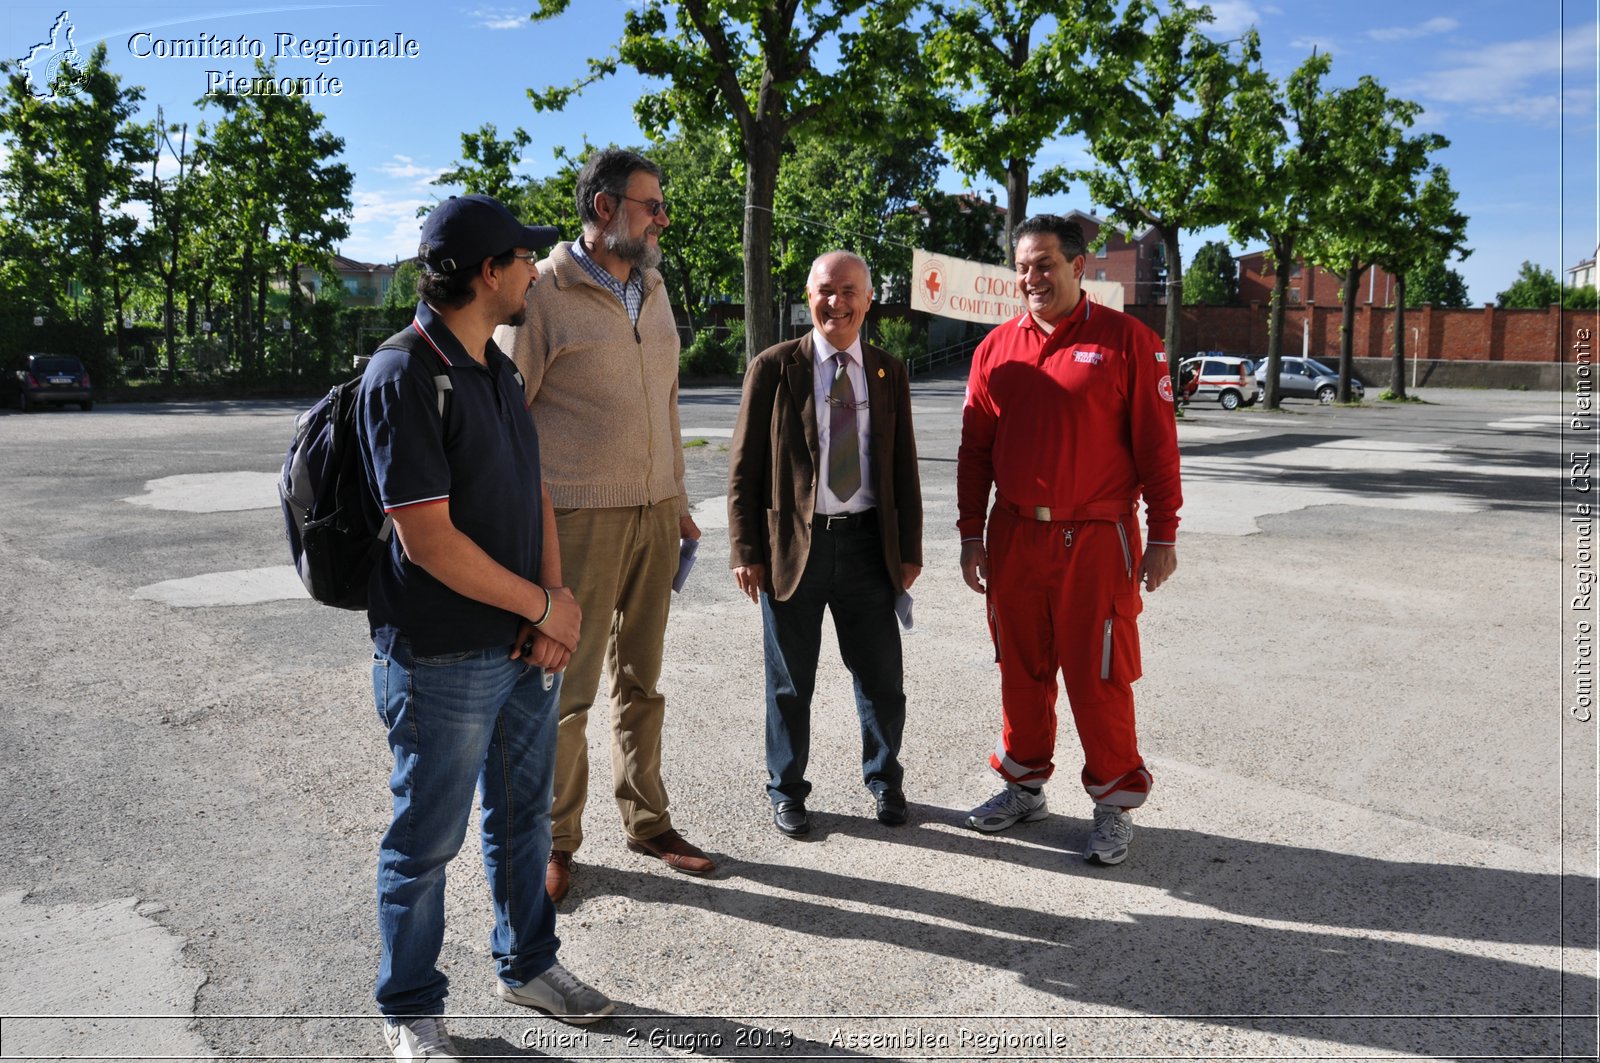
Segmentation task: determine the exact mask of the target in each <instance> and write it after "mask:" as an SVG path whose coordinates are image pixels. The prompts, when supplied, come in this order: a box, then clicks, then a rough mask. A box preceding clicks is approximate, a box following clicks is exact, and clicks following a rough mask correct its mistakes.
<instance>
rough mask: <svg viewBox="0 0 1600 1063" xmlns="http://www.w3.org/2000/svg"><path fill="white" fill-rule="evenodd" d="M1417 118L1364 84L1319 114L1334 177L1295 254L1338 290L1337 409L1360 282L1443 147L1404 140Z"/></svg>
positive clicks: (1440, 140) (1433, 139)
mask: <svg viewBox="0 0 1600 1063" xmlns="http://www.w3.org/2000/svg"><path fill="white" fill-rule="evenodd" d="M1421 112H1422V107H1421V105H1419V104H1416V103H1413V102H1411V101H1410V100H1402V99H1398V98H1395V97H1391V96H1390V95H1389V94H1388V92H1387V91H1386V90H1385V89H1384V88H1383V86H1382V85H1380V84H1378V82H1377V81H1375V80H1373V79H1372V78H1370V77H1362V78H1361V79H1360V80H1359V81H1358V82H1357V83H1356V85H1355V86H1354V87H1353V88H1349V89H1345V90H1341V91H1339V92H1336V93H1333V94H1332V95H1330V97H1329V100H1328V106H1327V107H1326V108H1325V109H1324V115H1325V122H1326V125H1327V129H1328V135H1329V138H1330V141H1331V142H1332V143H1334V144H1336V145H1337V148H1336V150H1335V152H1334V173H1333V178H1332V180H1331V181H1330V182H1329V185H1328V188H1327V192H1326V195H1324V196H1323V197H1322V199H1321V200H1320V201H1319V202H1318V203H1316V204H1314V205H1313V213H1314V221H1315V224H1314V225H1313V226H1312V228H1311V230H1310V231H1309V232H1308V233H1307V234H1306V236H1305V239H1304V240H1303V242H1302V249H1303V253H1304V257H1305V259H1306V260H1307V261H1308V262H1312V263H1315V264H1317V265H1321V266H1324V267H1326V268H1327V269H1328V270H1329V271H1330V272H1332V273H1333V274H1334V275H1335V276H1336V277H1338V278H1339V280H1340V282H1341V292H1340V295H1341V302H1342V303H1343V308H1342V309H1343V312H1342V315H1341V318H1340V323H1339V390H1338V400H1339V401H1340V402H1349V401H1350V382H1351V379H1352V377H1353V372H1354V349H1355V314H1356V300H1357V298H1358V293H1359V291H1360V289H1361V278H1362V276H1363V275H1364V274H1365V273H1366V271H1367V270H1368V269H1369V268H1371V265H1372V263H1373V260H1374V259H1375V258H1376V256H1378V255H1380V254H1382V252H1383V246H1384V241H1385V239H1386V238H1387V237H1388V236H1389V233H1388V225H1389V223H1390V222H1392V221H1393V220H1395V219H1400V218H1404V217H1405V210H1406V206H1407V204H1408V203H1409V202H1410V201H1411V200H1412V199H1413V198H1414V197H1415V196H1416V195H1417V194H1418V191H1419V186H1418V181H1419V180H1420V178H1421V177H1422V175H1424V174H1426V173H1427V172H1428V168H1429V166H1430V156H1431V155H1432V154H1433V153H1434V152H1435V151H1439V150H1442V149H1444V148H1446V147H1449V145H1450V142H1449V141H1448V140H1446V139H1445V138H1444V137H1441V136H1438V135H1437V134H1433V133H1427V134H1423V135H1420V136H1408V135H1407V134H1406V130H1407V129H1409V128H1410V127H1411V125H1412V124H1413V123H1414V122H1415V121H1416V117H1417V115H1419V114H1420V113H1421ZM1401 235H1402V238H1403V236H1404V234H1401Z"/></svg>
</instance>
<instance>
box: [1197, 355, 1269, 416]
mask: <svg viewBox="0 0 1600 1063" xmlns="http://www.w3.org/2000/svg"><path fill="white" fill-rule="evenodd" d="M1250 369H1251V366H1250V359H1248V358H1234V357H1232V356H1231V355H1225V354H1203V355H1198V356H1196V357H1194V358H1186V359H1184V360H1183V361H1182V362H1180V363H1179V365H1178V380H1179V383H1180V384H1181V386H1182V392H1183V401H1184V402H1193V401H1195V400H1196V399H1215V400H1216V401H1217V403H1218V404H1219V405H1221V407H1222V408H1223V409H1224V410H1236V409H1238V408H1239V407H1240V406H1254V405H1255V404H1256V398H1257V397H1258V395H1259V389H1258V386H1257V384H1256V381H1255V380H1254V379H1253V378H1252V377H1251V375H1250Z"/></svg>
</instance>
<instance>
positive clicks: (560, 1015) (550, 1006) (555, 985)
mask: <svg viewBox="0 0 1600 1063" xmlns="http://www.w3.org/2000/svg"><path fill="white" fill-rule="evenodd" d="M495 992H496V993H498V994H500V999H501V1000H508V1001H510V1002H511V1003H513V1004H521V1005H522V1006H523V1007H525V1008H538V1009H539V1010H540V1011H542V1012H545V1013H546V1014H548V1015H550V1016H551V1017H553V1018H557V1019H560V1020H561V1021H562V1022H570V1023H573V1024H575V1025H579V1026H584V1025H587V1024H589V1023H591V1022H599V1021H600V1020H601V1019H603V1018H605V1017H606V1016H607V1015H610V1014H611V1013H612V1012H613V1011H615V1010H616V1007H617V1006H616V1005H615V1004H613V1003H612V1002H611V1001H610V1000H608V999H607V998H606V995H605V994H604V993H602V992H600V991H599V990H598V989H595V988H593V987H592V986H587V985H584V984H583V983H582V982H580V981H578V979H577V978H576V977H574V976H573V974H572V972H571V971H569V970H567V969H566V968H565V967H563V966H561V965H560V964H559V963H554V964H551V965H550V969H549V970H548V971H545V972H544V973H543V974H540V975H537V976H536V977H534V978H533V979H532V980H531V981H529V982H525V983H523V984H522V985H521V986H518V987H517V988H515V989H513V988H511V987H510V986H508V985H506V984H505V983H504V982H500V983H499V984H498V986H497V987H496V989H495Z"/></svg>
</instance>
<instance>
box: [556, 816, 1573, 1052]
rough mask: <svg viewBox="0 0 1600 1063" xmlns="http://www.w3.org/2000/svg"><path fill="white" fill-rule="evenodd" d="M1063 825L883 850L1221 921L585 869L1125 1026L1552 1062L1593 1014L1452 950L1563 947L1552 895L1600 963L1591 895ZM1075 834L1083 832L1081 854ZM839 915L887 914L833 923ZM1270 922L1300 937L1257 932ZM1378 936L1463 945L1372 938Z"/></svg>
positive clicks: (1499, 878) (1152, 831)
mask: <svg viewBox="0 0 1600 1063" xmlns="http://www.w3.org/2000/svg"><path fill="white" fill-rule="evenodd" d="M914 812H915V814H917V815H920V816H924V817H926V815H927V814H930V813H931V814H934V815H938V814H941V813H949V810H939V809H928V808H927V807H926V806H923V807H921V808H917V809H915V810H914ZM950 814H952V815H953V813H950ZM849 822H855V823H857V824H858V827H857V828H852V827H850V826H848V825H847V824H848V823H849ZM1067 822H1068V821H1067V819H1066V817H1059V816H1058V817H1052V820H1050V821H1049V822H1047V823H1046V824H1042V825H1040V826H1042V827H1044V828H1045V829H1043V830H1035V831H1034V832H1033V835H1032V836H1031V837H1029V838H1027V840H1028V841H1030V842H1032V843H1033V844H1028V845H1024V844H1007V843H1006V842H1005V841H1002V840H1001V839H998V838H993V837H983V836H976V835H973V836H970V837H968V836H966V835H965V834H953V833H951V832H948V831H939V830H928V829H920V828H918V827H915V826H914V827H911V828H909V829H904V830H900V831H896V832H894V835H893V837H894V839H895V840H897V841H903V842H905V843H907V844H913V845H921V846H925V847H928V848H932V849H938V850H941V851H946V852H949V853H950V854H951V855H952V856H957V857H963V858H972V857H977V858H980V859H987V860H990V861H992V862H993V872H992V873H993V874H996V875H1003V874H1004V873H1005V871H1006V866H1007V864H1012V863H1014V864H1017V865H1018V866H1019V868H1023V869H1031V870H1035V871H1038V870H1043V871H1057V872H1059V873H1061V874H1064V875H1074V876H1078V875H1087V876H1093V877H1112V876H1114V877H1116V878H1117V879H1119V880H1120V881H1121V884H1122V885H1124V886H1126V885H1127V884H1128V883H1129V882H1130V881H1131V882H1132V883H1135V884H1144V885H1148V886H1149V887H1150V888H1152V889H1156V890H1161V891H1163V892H1165V893H1166V894H1169V895H1171V896H1173V897H1178V898H1181V899H1182V900H1185V901H1189V902H1191V903H1193V904H1195V905H1197V906H1205V907H1208V908H1212V909H1215V910H1217V911H1218V912H1219V913H1228V914H1227V915H1226V916H1224V915H1220V914H1219V915H1216V916H1212V915H1208V914H1205V913H1196V914H1194V915H1170V914H1161V915H1155V914H1149V913H1128V914H1123V915H1119V917H1118V918H1116V919H1105V918H1095V917H1085V916H1077V915H1070V914H1060V913H1056V912H1051V911H1047V910H1037V909H1035V908H1031V907H1018V906H1015V905H1008V904H997V903H993V902H990V901H985V900H978V899H975V898H972V897H966V896H961V895H957V894H954V893H948V892H943V891H940V890H933V889H927V888H924V887H918V886H909V885H905V884H903V883H899V882H882V881H878V880H875V879H868V878H861V877H856V876H851V875H844V874H837V873H834V872H829V871H821V870H816V869H809V868H797V867H793V866H788V865H783V864H769V863H756V862H740V861H729V862H728V863H727V864H726V865H725V868H726V871H725V874H724V875H723V876H722V877H721V882H719V883H718V884H717V888H712V889H706V888H698V887H695V886H693V885H692V884H689V883H685V882H684V881H682V880H681V879H680V878H677V877H667V876H663V875H660V874H655V873H649V872H632V871H621V870H616V869H610V868H602V867H594V868H586V869H585V880H586V881H585V883H584V885H585V887H586V888H585V890H584V892H585V893H589V894H591V895H592V894H594V893H615V894H621V895H625V896H628V897H631V898H633V899H635V900H638V901H643V902H647V903H648V902H657V903H670V904H685V905H692V906H696V907H701V908H704V909H706V910H708V911H712V912H716V913H719V914H722V915H725V916H727V917H730V918H735V919H741V920H745V921H748V922H752V923H757V924H762V925H764V926H769V927H772V928H774V929H781V930H783V931H794V930H796V929H797V928H804V929H805V931H806V932H807V933H808V934H810V935H813V936H815V937H819V938H828V939H835V940H856V941H863V942H871V943H875V944H881V945H893V946H897V947H900V948H904V949H911V950H915V951H919V952H924V953H927V954H930V955H933V956H940V957H946V958H949V959H953V960H957V961H959V962H961V963H970V964H976V965H980V966H988V967H991V968H994V969H997V970H1004V971H1010V972H1013V973H1014V974H1015V976H1016V977H1017V978H1018V980H1019V981H1021V982H1022V983H1023V984H1024V985H1027V986H1029V987H1030V988H1033V989H1035V990H1038V991H1041V992H1045V993H1049V994H1052V995H1055V996H1057V997H1060V998H1061V999H1062V1000H1064V1001H1071V1002H1073V1003H1074V1004H1076V1005H1089V1006H1090V1007H1091V1010H1092V1009H1093V1008H1094V1007H1095V1006H1104V1007H1108V1008H1115V1009H1134V1010H1135V1011H1138V1012H1141V1013H1143V1015H1144V1016H1145V1017H1146V1018H1149V1017H1155V1016H1163V1017H1167V1018H1169V1019H1179V1020H1184V1019H1188V1020H1195V1021H1204V1022H1208V1023H1221V1024H1226V1025H1230V1026H1237V1027H1240V1028H1244V1029H1250V1030H1262V1031H1269V1032H1276V1033H1280V1034H1282V1035H1284V1036H1286V1037H1296V1038H1322V1039H1328V1040H1333V1041H1338V1042H1341V1043H1344V1044H1348V1045H1362V1046H1369V1047H1372V1048H1376V1049H1380V1050H1384V1051H1394V1052H1402V1053H1418V1054H1427V1055H1463V1054H1465V1055H1475V1056H1482V1055H1484V1054H1489V1055H1504V1056H1522V1055H1547V1054H1550V1053H1552V1052H1554V1051H1556V1050H1557V1048H1558V1046H1561V1045H1562V1033H1563V1031H1562V1025H1563V1022H1562V1015H1563V1013H1565V1014H1566V1015H1580V1014H1584V1013H1589V1014H1592V1013H1593V1011H1594V1007H1595V1002H1596V980H1595V979H1594V978H1593V977H1587V976H1579V975H1575V974H1567V975H1563V973H1562V972H1561V971H1559V970H1554V969H1552V968H1551V967H1549V966H1538V965H1537V964H1538V962H1541V961H1547V957H1534V958H1531V962H1519V961H1517V960H1512V959H1504V958H1495V957H1488V956H1481V955H1474V954H1472V953H1471V952H1467V951H1462V949H1463V948H1470V947H1471V946H1470V943H1471V942H1480V941H1481V942H1495V943H1502V944H1505V943H1510V944H1517V945H1526V946H1543V947H1555V946H1558V945H1560V944H1561V943H1562V939H1563V935H1562V925H1561V922H1562V916H1563V912H1562V893H1563V892H1565V893H1566V900H1567V905H1566V912H1565V915H1566V918H1567V920H1568V924H1569V925H1568V927H1567V933H1566V938H1565V940H1566V943H1567V944H1568V945H1570V946H1573V947H1575V948H1577V949H1580V950H1584V951H1585V952H1587V951H1589V950H1592V949H1593V948H1594V944H1595V936H1594V918H1593V916H1594V912H1593V902H1594V897H1595V887H1596V883H1595V880H1594V879H1591V878H1586V877H1582V876H1560V875H1554V874H1543V873H1537V872H1520V871H1516V870H1511V869H1505V868H1481V867H1464V866H1454V865H1438V864H1423V863H1397V862H1392V861H1385V860H1376V859H1372V858H1368V857H1361V856H1350V855H1346V854H1339V853H1330V852H1322V851H1318V850H1313V849H1304V848H1297V847H1293V846H1284V845H1274V844H1265V843H1257V842H1250V841H1245V840H1241V839H1236V838H1225V837H1216V836H1211V835H1204V834H1200V833H1197V832H1193V831H1186V830H1163V829H1160V828H1149V827H1142V828H1141V829H1140V832H1139V837H1138V845H1139V850H1138V853H1137V854H1136V856H1135V858H1134V861H1130V863H1129V864H1127V865H1124V866H1123V867H1121V868H1116V869H1103V868H1094V867H1090V866H1089V865H1087V864H1084V863H1083V862H1082V861H1081V860H1080V858H1079V856H1078V853H1077V851H1076V850H1075V849H1074V848H1071V847H1068V846H1067V845H1065V844H1064V843H1063V844H1059V845H1057V844H1056V843H1058V842H1064V838H1063V836H1064V835H1065V834H1066V833H1067V828H1066V827H1065V824H1066V823H1067ZM1052 826H1053V827H1054V829H1051V828H1052ZM1080 826H1081V825H1079V824H1077V823H1076V822H1074V824H1073V827H1072V828H1071V831H1072V833H1073V835H1074V836H1076V835H1077V834H1078V833H1080ZM830 828H831V832H832V833H837V834H841V835H843V834H850V833H855V832H856V831H857V830H859V832H860V833H861V834H863V835H867V834H869V833H870V834H871V835H873V836H875V837H880V838H881V837H882V836H883V830H884V829H883V828H880V827H878V826H877V824H875V823H873V822H872V821H870V820H865V819H862V820H857V821H849V820H847V819H846V818H844V817H840V818H838V819H837V820H836V821H835V822H834V823H833V824H831V825H830ZM1019 840H1020V839H1019ZM740 879H746V880H749V881H751V882H754V883H759V884H761V885H762V886H763V887H766V888H767V889H776V890H783V891H786V893H788V894H791V895H790V896H773V895H771V894H769V893H767V892H765V891H763V892H761V893H754V892H747V891H744V890H741V889H740V888H739V884H738V883H739V880H740ZM794 895H798V896H794ZM1585 899H1587V900H1586V901H1585ZM841 902H842V903H847V904H850V905H852V906H855V905H871V906H874V907H876V908H878V909H880V911H875V912H865V911H859V910H855V909H853V908H851V909H841V908H840V907H839V904H840V903H841ZM1159 903H1163V904H1165V903H1168V902H1166V901H1164V900H1162V901H1160V902H1159ZM1049 905H1050V898H1049V897H1048V896H1046V897H1041V904H1040V906H1039V907H1040V908H1048V907H1049ZM1281 923H1290V924H1296V925H1291V926H1283V925H1264V924H1281ZM1351 931H1355V933H1353V934H1352V933H1351ZM1379 934H1381V935H1416V936H1422V937H1437V938H1449V939H1457V940H1455V941H1441V942H1438V943H1434V942H1420V941H1416V940H1396V939H1395V938H1393V937H1388V936H1385V937H1377V936H1372V935H1379ZM1463 942H1465V943H1467V944H1465V945H1464V944H1463ZM1500 951H1502V952H1504V951H1506V950H1504V949H1502V950H1500ZM863 1010H868V1009H867V1008H864V1009H863ZM1064 1017H1065V1016H1064ZM1566 1034H1567V1041H1566V1043H1565V1050H1566V1051H1567V1052H1568V1053H1571V1052H1573V1051H1574V1050H1576V1049H1580V1048H1581V1049H1582V1050H1584V1051H1593V1049H1594V1047H1595V1045H1594V1037H1593V1029H1592V1024H1590V1025H1589V1026H1588V1027H1587V1028H1585V1027H1583V1025H1582V1024H1578V1032H1574V1030H1573V1029H1572V1028H1569V1029H1568V1030H1567V1031H1566ZM1574 1038H1579V1039H1580V1040H1581V1043H1580V1042H1579V1041H1575V1040H1574Z"/></svg>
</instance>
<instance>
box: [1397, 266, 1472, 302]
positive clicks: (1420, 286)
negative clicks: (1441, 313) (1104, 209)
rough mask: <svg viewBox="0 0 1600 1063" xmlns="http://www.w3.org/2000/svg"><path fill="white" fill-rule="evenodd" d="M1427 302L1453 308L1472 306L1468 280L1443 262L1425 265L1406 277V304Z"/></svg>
mask: <svg viewBox="0 0 1600 1063" xmlns="http://www.w3.org/2000/svg"><path fill="white" fill-rule="evenodd" d="M1426 303H1431V304H1432V305H1434V306H1437V307H1443V308H1446V309H1453V310H1459V309H1461V308H1463V307H1467V306H1470V305H1471V303H1470V302H1469V301H1468V299H1467V282H1466V281H1465V280H1464V279H1463V278H1462V276H1461V274H1459V273H1457V272H1456V271H1455V270H1453V269H1451V268H1450V267H1449V266H1446V265H1445V264H1444V263H1443V262H1434V263H1431V264H1429V265H1426V266H1423V267H1422V268H1420V269H1418V270H1416V271H1415V272H1413V273H1412V274H1411V276H1410V277H1408V278H1407V279H1406V305H1408V306H1422V305H1424V304H1426Z"/></svg>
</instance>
